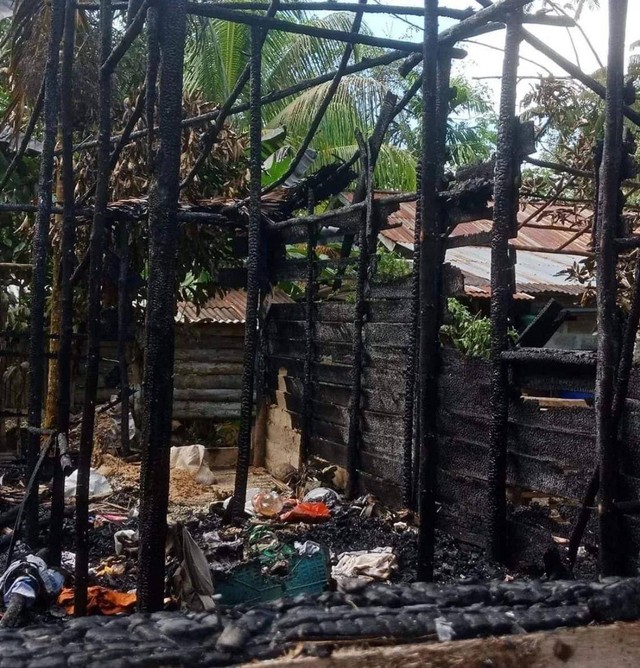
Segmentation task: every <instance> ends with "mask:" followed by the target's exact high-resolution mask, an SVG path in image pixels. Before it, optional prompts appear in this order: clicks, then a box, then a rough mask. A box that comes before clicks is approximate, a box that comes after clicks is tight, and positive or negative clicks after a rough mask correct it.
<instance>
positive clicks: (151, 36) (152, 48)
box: [120, 5, 160, 171]
mask: <svg viewBox="0 0 640 668" xmlns="http://www.w3.org/2000/svg"><path fill="white" fill-rule="evenodd" d="M158 21H159V19H158V8H157V7H155V6H153V5H151V6H150V7H149V8H148V9H147V49H148V55H147V77H146V81H147V85H146V90H145V102H144V113H145V120H146V123H147V129H146V130H145V131H142V132H141V133H136V132H132V133H131V135H130V137H129V139H132V138H133V137H134V136H136V135H137V134H140V136H141V137H144V136H146V137H147V166H148V168H149V170H150V171H153V169H154V163H153V161H154V155H153V145H154V137H155V131H156V128H155V110H156V97H157V85H158V71H159V69H160V35H159V30H160V28H159V24H158ZM120 139H122V137H121V138H120ZM121 143H122V142H121Z"/></svg>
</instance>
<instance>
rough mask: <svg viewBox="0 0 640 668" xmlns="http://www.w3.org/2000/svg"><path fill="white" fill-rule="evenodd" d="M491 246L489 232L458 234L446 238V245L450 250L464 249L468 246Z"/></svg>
mask: <svg viewBox="0 0 640 668" xmlns="http://www.w3.org/2000/svg"><path fill="white" fill-rule="evenodd" d="M490 244H491V232H475V233H474V234H459V235H458V236H455V237H448V239H447V242H446V245H447V249H450V248H466V247H468V246H489V245H490Z"/></svg>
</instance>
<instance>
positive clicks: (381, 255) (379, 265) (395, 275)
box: [373, 244, 411, 283]
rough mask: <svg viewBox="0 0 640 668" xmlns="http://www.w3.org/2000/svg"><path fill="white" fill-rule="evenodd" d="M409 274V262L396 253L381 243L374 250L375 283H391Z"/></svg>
mask: <svg viewBox="0 0 640 668" xmlns="http://www.w3.org/2000/svg"><path fill="white" fill-rule="evenodd" d="M410 274H411V264H410V263H409V262H408V260H405V259H404V258H403V257H400V256H399V255H398V254H397V253H394V252H393V251H390V250H387V249H386V248H385V247H384V246H383V245H382V244H379V245H378V250H377V252H376V273H375V276H374V279H373V280H374V281H375V282H376V283H393V282H395V281H400V280H402V279H403V278H406V277H407V276H409V275H410Z"/></svg>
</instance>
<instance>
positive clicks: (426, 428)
mask: <svg viewBox="0 0 640 668" xmlns="http://www.w3.org/2000/svg"><path fill="white" fill-rule="evenodd" d="M423 63H424V65H423V71H422V100H423V108H422V119H421V122H422V127H421V133H422V173H421V178H420V222H421V238H420V309H419V312H420V339H419V345H420V356H419V360H420V362H419V371H418V383H419V395H418V396H419V403H418V423H419V434H420V480H419V482H420V490H419V495H418V509H419V513H420V528H419V532H418V564H417V574H418V579H419V580H423V581H424V580H432V579H433V557H434V538H435V534H434V525H435V501H436V482H437V475H436V467H437V445H438V444H437V428H436V405H437V399H438V389H437V373H438V362H439V360H438V358H439V341H438V336H439V321H440V291H441V271H442V252H443V251H442V248H443V244H442V239H441V234H440V229H439V212H438V174H439V172H440V165H439V164H438V163H439V159H438V149H439V146H440V141H439V138H438V131H437V126H438V99H437V98H438V0H425V3H424V43H423Z"/></svg>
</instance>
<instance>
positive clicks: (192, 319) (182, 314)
mask: <svg viewBox="0 0 640 668" xmlns="http://www.w3.org/2000/svg"><path fill="white" fill-rule="evenodd" d="M270 300H271V302H272V303H274V304H288V303H290V302H291V301H292V300H291V298H290V297H289V296H288V295H286V294H285V293H284V292H282V290H278V289H274V290H273V291H272V292H271V294H270ZM246 310H247V291H246V290H241V289H237V288H233V289H229V290H226V291H225V292H224V294H219V295H215V296H214V297H211V298H210V299H208V300H207V301H206V302H205V303H204V305H202V306H201V307H200V308H199V309H198V307H197V306H196V305H195V304H193V303H191V302H178V313H177V315H176V322H179V323H205V322H210V323H220V324H226V325H233V324H242V323H244V322H245V320H246Z"/></svg>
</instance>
